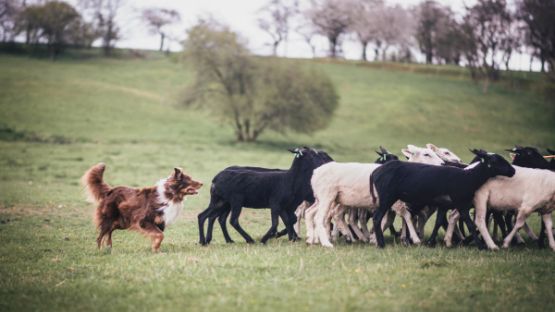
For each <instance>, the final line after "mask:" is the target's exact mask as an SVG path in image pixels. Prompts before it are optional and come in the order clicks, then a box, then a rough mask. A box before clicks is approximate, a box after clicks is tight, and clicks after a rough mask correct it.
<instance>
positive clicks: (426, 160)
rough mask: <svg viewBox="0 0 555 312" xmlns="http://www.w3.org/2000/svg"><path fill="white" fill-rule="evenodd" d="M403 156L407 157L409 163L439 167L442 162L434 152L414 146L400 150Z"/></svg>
mask: <svg viewBox="0 0 555 312" xmlns="http://www.w3.org/2000/svg"><path fill="white" fill-rule="evenodd" d="M401 152H403V155H405V157H407V160H408V161H409V162H415V163H421V164H428V165H435V166H441V165H442V164H443V163H444V161H443V160H442V159H441V158H439V156H437V154H436V153H434V151H432V150H431V149H429V148H422V147H417V146H414V145H407V148H403V149H402V150H401Z"/></svg>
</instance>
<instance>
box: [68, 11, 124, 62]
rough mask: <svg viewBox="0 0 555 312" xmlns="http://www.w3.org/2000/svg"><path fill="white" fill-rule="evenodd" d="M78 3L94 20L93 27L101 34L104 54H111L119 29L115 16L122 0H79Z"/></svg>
mask: <svg viewBox="0 0 555 312" xmlns="http://www.w3.org/2000/svg"><path fill="white" fill-rule="evenodd" d="M79 3H80V6H81V7H82V8H83V10H84V11H86V12H88V13H89V14H91V15H92V19H93V20H94V21H95V22H94V23H95V27H96V29H97V30H98V31H99V33H100V34H101V38H102V49H103V50H104V55H107V56H108V55H111V53H112V49H113V48H114V45H115V42H116V41H117V40H118V39H119V32H120V30H119V27H118V26H117V24H116V17H117V13H118V11H119V10H120V9H121V7H122V6H123V4H124V0H80V1H79Z"/></svg>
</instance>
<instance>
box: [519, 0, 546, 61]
mask: <svg viewBox="0 0 555 312" xmlns="http://www.w3.org/2000/svg"><path fill="white" fill-rule="evenodd" d="M517 3H518V17H519V18H520V19H521V20H522V21H524V23H525V24H526V26H527V29H526V33H527V34H526V41H527V44H528V45H529V46H531V47H533V48H534V50H535V51H536V54H537V55H536V56H537V57H538V58H539V60H540V62H541V71H542V72H544V71H545V63H546V62H547V63H548V64H549V70H550V71H552V72H555V21H554V20H555V1H554V0H519V1H518V2H517Z"/></svg>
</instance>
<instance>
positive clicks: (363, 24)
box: [351, 0, 384, 61]
mask: <svg viewBox="0 0 555 312" xmlns="http://www.w3.org/2000/svg"><path fill="white" fill-rule="evenodd" d="M383 5H384V4H383V1H381V0H358V1H355V2H353V3H352V12H351V14H352V24H351V31H352V32H354V33H355V35H356V37H357V39H358V41H359V42H360V44H361V46H362V47H361V48H362V55H361V58H362V60H363V61H366V60H368V57H367V54H366V50H367V48H368V45H369V44H370V43H371V42H372V41H373V40H376V39H377V37H378V33H379V29H378V24H377V19H378V16H377V14H378V13H379V12H381V11H382V8H383Z"/></svg>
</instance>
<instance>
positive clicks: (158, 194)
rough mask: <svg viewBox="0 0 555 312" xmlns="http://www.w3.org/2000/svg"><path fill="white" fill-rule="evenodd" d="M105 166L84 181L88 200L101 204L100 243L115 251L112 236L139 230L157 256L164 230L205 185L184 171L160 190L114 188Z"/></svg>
mask: <svg viewBox="0 0 555 312" xmlns="http://www.w3.org/2000/svg"><path fill="white" fill-rule="evenodd" d="M104 169H106V166H105V165H104V164H103V163H100V164H97V165H95V166H93V167H92V168H90V169H89V170H88V171H87V172H85V175H83V177H82V179H81V181H82V183H83V185H84V186H85V189H86V191H87V194H88V199H89V201H91V202H94V203H97V204H98V207H97V209H96V215H95V221H96V226H97V227H98V230H99V232H100V233H99V235H98V238H97V239H96V242H97V244H98V248H100V247H101V246H102V242H103V241H104V238H105V237H107V239H106V245H107V246H108V247H109V248H112V232H113V231H114V230H117V229H121V230H124V229H130V230H136V231H138V232H140V233H143V234H145V235H147V236H150V238H151V239H152V251H153V252H157V251H158V250H159V249H160V244H161V243H162V240H163V239H164V233H163V231H164V228H165V227H166V226H167V225H169V224H171V223H173V222H174V221H175V220H176V219H177V217H178V216H179V213H180V212H181V210H182V208H183V200H184V197H185V196H186V195H195V194H197V193H198V189H199V188H200V187H202V183H201V182H198V181H195V180H193V179H192V178H191V177H190V176H188V175H187V174H185V173H183V171H182V170H181V169H180V168H175V169H174V172H173V173H172V174H171V175H170V176H169V177H167V178H166V179H161V180H160V181H159V182H158V183H157V185H156V186H151V187H145V188H139V189H137V188H130V187H126V186H118V187H113V188H112V187H110V186H109V185H108V184H106V183H105V182H104V180H103V174H104Z"/></svg>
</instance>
